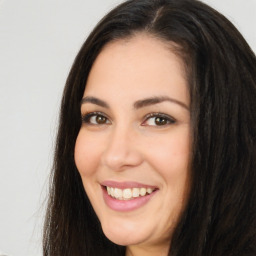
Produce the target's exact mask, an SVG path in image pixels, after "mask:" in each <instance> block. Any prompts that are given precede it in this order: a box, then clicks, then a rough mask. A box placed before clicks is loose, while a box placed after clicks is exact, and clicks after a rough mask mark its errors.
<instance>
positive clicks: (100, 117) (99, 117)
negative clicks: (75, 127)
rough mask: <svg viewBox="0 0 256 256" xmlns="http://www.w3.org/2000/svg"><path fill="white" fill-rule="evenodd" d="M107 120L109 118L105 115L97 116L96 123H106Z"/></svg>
mask: <svg viewBox="0 0 256 256" xmlns="http://www.w3.org/2000/svg"><path fill="white" fill-rule="evenodd" d="M106 122H107V118H106V117H105V116H100V115H97V116H96V123H97V124H105V123H106Z"/></svg>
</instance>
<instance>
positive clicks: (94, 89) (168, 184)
mask: <svg viewBox="0 0 256 256" xmlns="http://www.w3.org/2000/svg"><path fill="white" fill-rule="evenodd" d="M81 115H82V119H83V123H82V126H81V129H80V131H79V134H78V137H77V141H76V146H75V162H76V165H77V168H78V170H79V173H80V175H81V177H82V181H83V185H84V188H85V191H86V193H87V195H88V197H89V199H90V202H91V204H92V206H93V208H94V210H95V212H96V214H97V216H98V218H99V220H100V222H101V225H102V228H103V231H104V233H105V235H106V236H107V237H108V238H109V239H110V240H111V241H113V242H114V243H117V244H120V245H129V246H131V248H132V246H138V247H139V246H141V247H143V246H148V247H149V246H153V245H161V246H165V247H169V241H170V238H171V235H172V231H173V228H174V227H175V225H176V223H177V219H178V217H179V215H180V213H181V211H182V210H183V209H184V205H185V204H186V199H187V196H188V191H189V183H190V181H189V159H190V142H191V139H190V112H189V93H188V89H187V82H186V79H185V74H184V69H183V64H182V61H181V60H180V58H179V57H177V56H176V55H175V54H174V53H173V52H172V51H171V49H170V47H169V49H168V46H167V45H166V43H164V42H162V41H160V40H158V39H154V38H152V37H149V36H147V35H142V34H141V35H137V36H134V37H133V38H131V39H127V40H119V41H115V42H111V43H109V44H108V45H106V46H105V48H104V49H103V50H102V51H101V53H100V54H99V56H98V57H97V59H96V61H95V62H94V64H93V67H92V69H91V71H90V74H89V77H88V81H87V84H86V88H85V91H84V95H83V100H82V104H81Z"/></svg>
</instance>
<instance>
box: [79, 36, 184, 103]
mask: <svg viewBox="0 0 256 256" xmlns="http://www.w3.org/2000/svg"><path fill="white" fill-rule="evenodd" d="M185 77H186V75H185V72H184V65H183V61H182V60H181V58H180V57H179V56H177V54H175V53H174V51H172V49H171V47H170V46H169V45H168V44H167V43H166V42H163V41H161V40H159V39H156V38H153V37H151V36H148V35H144V34H140V35H136V36H134V37H132V38H129V39H122V40H117V41H113V42H110V43H109V44H107V45H106V46H105V47H104V48H103V50H102V51H101V52H100V54H99V55H98V57H97V58H96V60H95V62H94V64H93V66H92V69H91V71H90V73H89V77H88V80H87V83H86V88H85V92H84V95H90V94H97V95H99V94H100V95H102V96H104V97H108V95H112V96H113V95H115V96H118V97H127V96H128V95H130V94H133V95H134V97H147V96H149V97H151V96H154V95H155V94H157V93H158V94H163V95H166V94H167V95H169V94H170V93H171V94H172V95H169V96H172V97H177V98H179V99H180V100H183V101H186V102H187V101H188V95H187V81H186V79H185Z"/></svg>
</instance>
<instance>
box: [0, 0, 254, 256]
mask: <svg viewBox="0 0 256 256" xmlns="http://www.w3.org/2000/svg"><path fill="white" fill-rule="evenodd" d="M119 2H121V1H118V0H94V1H91V0H90V1H89V0H5V1H3V0H2V1H1V0H0V252H1V250H2V251H4V252H6V253H7V254H8V255H12V256H37V255H42V251H41V233H42V221H43V215H44V200H45V198H46V194H47V187H48V184H47V179H48V176H49V173H50V169H51V162H52V155H53V144H54V138H55V133H56V127H57V121H58V110H59V103H60V98H61V94H62V89H63V86H64V83H65V79H66V76H67V74H68V71H69V69H70V67H71V64H72V62H73V59H74V57H75V55H76V53H77V51H78V50H79V48H80V46H81V44H82V42H83V41H84V39H85V38H86V36H87V35H88V33H89V32H90V31H91V29H92V28H93V27H94V25H95V24H96V23H97V21H98V20H99V19H100V18H101V17H102V16H103V15H104V14H105V13H106V12H107V11H108V10H110V9H111V8H112V7H114V6H115V5H116V4H117V3H119ZM205 2H207V3H209V4H210V5H211V6H213V7H215V8H216V9H217V10H219V11H221V12H222V13H223V14H225V15H226V16H227V17H228V18H229V19H230V20H231V21H232V22H233V23H234V24H235V25H236V26H237V27H238V29H239V30H240V31H241V32H242V34H243V35H244V37H245V38H246V39H247V41H248V43H249V44H250V46H251V47H252V48H253V50H254V52H256V29H255V25H256V0H205ZM0 254H1V253H0Z"/></svg>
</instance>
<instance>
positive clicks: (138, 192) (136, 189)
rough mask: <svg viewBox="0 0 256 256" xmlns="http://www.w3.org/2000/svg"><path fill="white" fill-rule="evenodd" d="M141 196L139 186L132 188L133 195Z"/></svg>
mask: <svg viewBox="0 0 256 256" xmlns="http://www.w3.org/2000/svg"><path fill="white" fill-rule="evenodd" d="M139 196H140V189H139V188H134V189H133V190H132V197H139Z"/></svg>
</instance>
